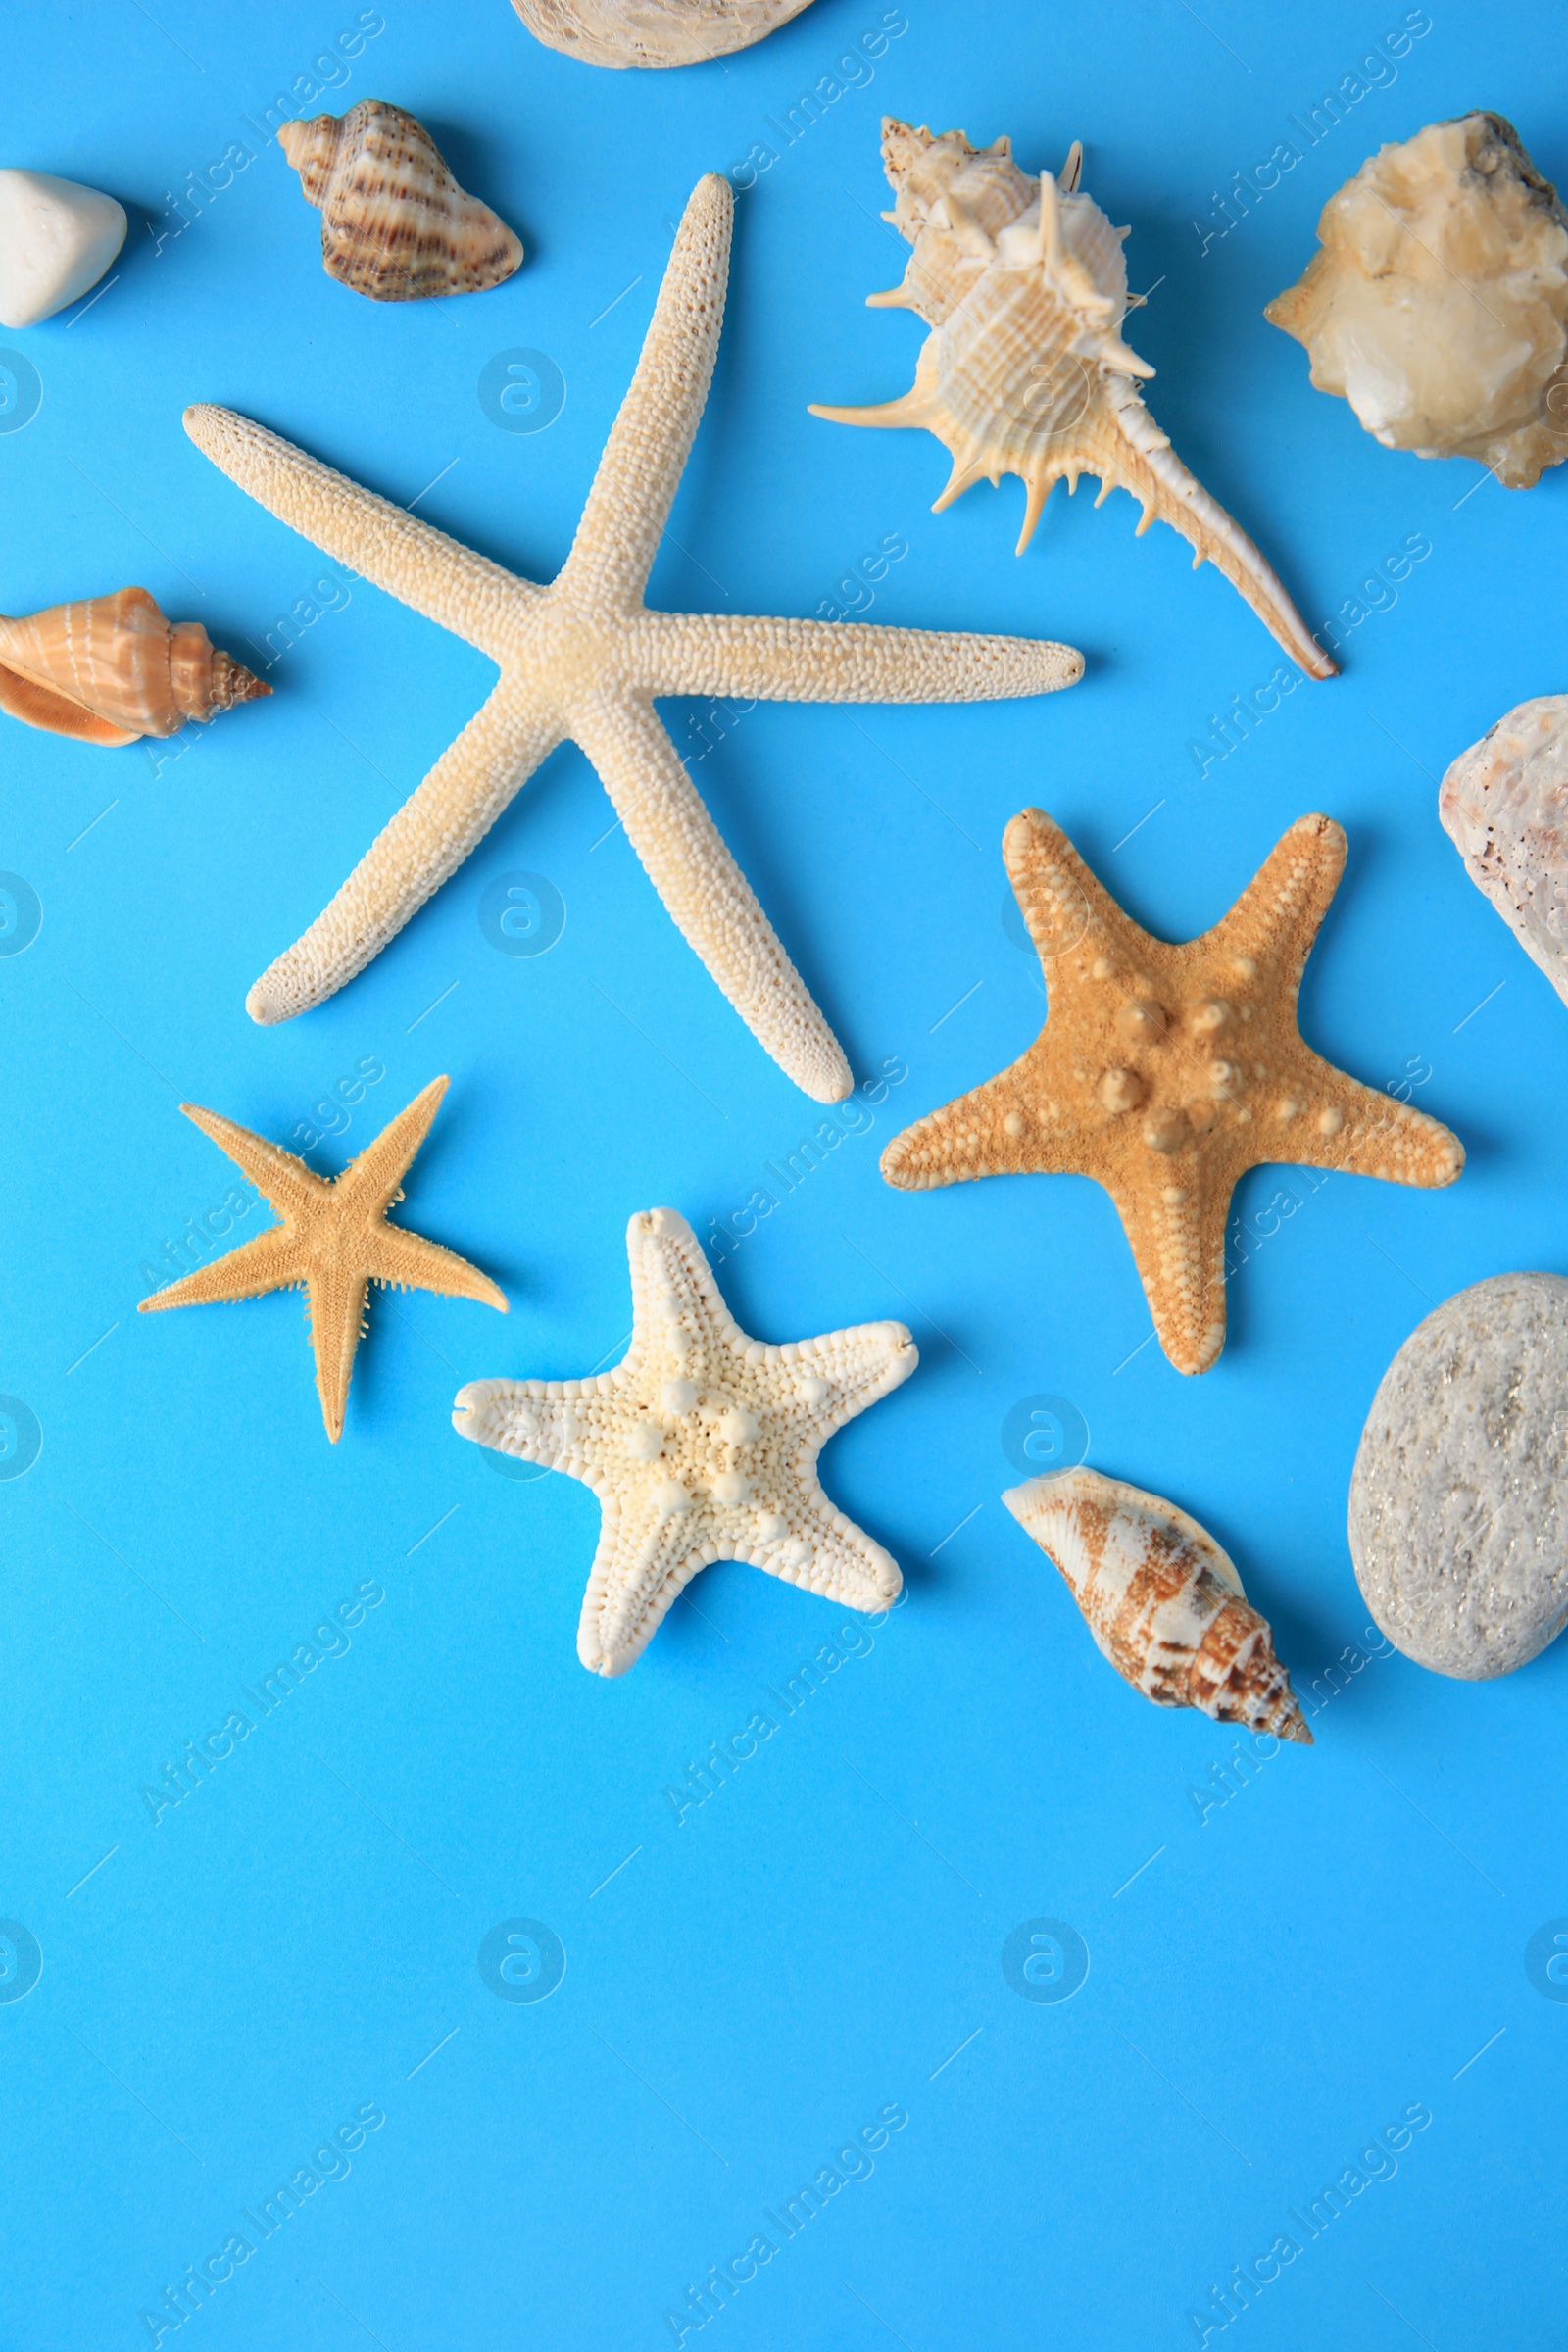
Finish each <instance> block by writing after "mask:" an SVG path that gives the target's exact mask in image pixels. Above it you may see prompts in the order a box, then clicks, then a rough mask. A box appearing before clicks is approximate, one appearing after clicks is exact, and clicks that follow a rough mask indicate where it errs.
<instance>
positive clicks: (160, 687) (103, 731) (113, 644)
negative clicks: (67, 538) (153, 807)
mask: <svg viewBox="0 0 1568 2352" xmlns="http://www.w3.org/2000/svg"><path fill="white" fill-rule="evenodd" d="M271 691H272V689H271V688H270V686H264V685H263V684H262V681H261V679H260V678H253V677H252V675H251V673H250V671H249V670H248V669H242V668H241V666H240V664H239V663H238V662H231V661H230V660H229V658H228V656H227V654H223V653H220V652H219V650H218V648H217V647H216V646H215V645H214V643H213V641H212V639H211V638H210V637H209V636H208V634H207V631H206V630H205V629H204V628H203V627H202V624H201V622H200V621H199V620H166V619H165V618H164V615H163V613H160V611H159V610H158V607H157V606H156V605H155V604H154V602H153V600H152V598H151V597H150V596H149V595H148V593H147V590H146V589H145V588H121V589H117V590H116V592H115V594H114V595H113V596H94V597H90V598H88V599H86V600H85V601H83V602H81V603H79V604H71V605H51V606H50V607H49V610H48V611H47V612H46V613H29V614H28V615H27V616H26V617H25V619H22V620H9V619H7V618H6V617H5V615H4V614H0V711H10V713H11V715H12V717H13V718H21V719H25V721H26V723H27V725H28V726H29V727H44V728H47V730H48V731H49V733H50V734H51V735H74V736H76V737H77V738H78V739H79V740H80V741H81V742H82V743H100V744H106V745H113V744H123V743H135V742H137V741H138V740H139V738H140V737H141V736H143V735H174V734H177V733H178V731H179V729H180V728H181V727H182V726H183V725H184V724H185V721H186V719H187V718H199V719H201V720H202V721H203V722H204V723H205V721H206V720H208V719H210V718H212V717H214V716H215V715H216V713H217V712H218V711H227V710H229V709H230V708H231V706H232V705H233V704H235V703H248V702H250V701H251V700H252V699H253V697H254V696H256V695H259V694H270V693H271Z"/></svg>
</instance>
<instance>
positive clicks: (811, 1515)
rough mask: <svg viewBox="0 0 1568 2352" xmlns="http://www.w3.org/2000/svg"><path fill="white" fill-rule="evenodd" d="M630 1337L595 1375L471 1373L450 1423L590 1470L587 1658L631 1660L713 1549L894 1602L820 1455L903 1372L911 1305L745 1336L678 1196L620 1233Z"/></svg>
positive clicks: (622, 1666)
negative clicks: (780, 1335)
mask: <svg viewBox="0 0 1568 2352" xmlns="http://www.w3.org/2000/svg"><path fill="white" fill-rule="evenodd" d="M626 1246H627V1249H628V1250H629V1252H630V1256H631V1291H632V1309H633V1321H632V1336H631V1346H630V1347H629V1348H627V1350H626V1353H625V1355H624V1356H623V1357H622V1359H621V1361H620V1362H619V1363H618V1364H617V1365H616V1366H615V1368H614V1370H613V1372H601V1373H600V1374H598V1375H597V1376H596V1377H590V1378H589V1379H587V1380H475V1381H470V1382H469V1384H468V1386H467V1387H466V1389H460V1390H459V1392H458V1397H457V1402H456V1409H455V1410H454V1412H453V1415H452V1421H453V1426H454V1428H456V1429H457V1430H458V1431H459V1432H460V1434H461V1435H462V1436H464V1437H466V1438H473V1439H475V1440H477V1442H478V1443H479V1444H480V1445H481V1446H494V1447H495V1448H496V1450H497V1452H499V1453H511V1454H515V1455H516V1456H517V1457H518V1458H519V1460H521V1461H525V1462H542V1463H543V1464H544V1465H545V1466H546V1468H548V1469H551V1470H564V1471H565V1472H566V1474H567V1476H568V1477H569V1478H580V1479H581V1480H582V1482H583V1484H584V1485H585V1486H589V1487H592V1488H593V1489H594V1491H595V1493H596V1494H597V1495H598V1496H599V1500H600V1505H601V1508H602V1511H603V1514H604V1524H603V1526H602V1528H601V1531H600V1537H599V1549H598V1551H597V1552H596V1553H595V1555H594V1564H593V1569H592V1572H591V1574H590V1576H589V1578H588V1590H587V1592H586V1593H585V1594H584V1595H583V1604H582V1619H581V1622H580V1624H579V1625H578V1628H577V1655H578V1656H579V1657H580V1658H581V1660H582V1662H583V1664H584V1665H585V1666H586V1667H588V1668H589V1669H590V1670H591V1671H592V1672H593V1673H595V1674H624V1673H625V1671H626V1669H627V1667H628V1666H630V1665H632V1664H633V1663H634V1662H635V1661H636V1659H637V1658H639V1657H640V1656H641V1655H642V1652H643V1651H644V1649H645V1648H646V1647H647V1645H648V1642H649V1641H650V1639H651V1638H652V1636H653V1635H654V1634H655V1633H656V1632H657V1631H658V1628H659V1626H660V1624H661V1622H662V1618H663V1617H664V1614H665V1612H666V1611H667V1610H668V1608H669V1607H670V1605H671V1603H672V1602H674V1601H676V1600H678V1599H679V1598H680V1595H681V1593H682V1591H683V1590H684V1589H685V1587H686V1586H687V1585H688V1584H689V1583H690V1582H691V1580H692V1578H693V1577H694V1576H695V1575H696V1574H697V1573H698V1571H699V1569H702V1568H706V1567H707V1566H708V1565H709V1564H710V1562H711V1561H713V1560H750V1561H751V1562H752V1563H753V1564H754V1566H756V1567H759V1568H765V1569H766V1570H767V1571H768V1573H769V1575H771V1576H779V1577H782V1578H783V1579H784V1582H785V1583H786V1584H788V1585H804V1586H805V1587H806V1588H807V1590H808V1591H809V1592H812V1593H825V1594H826V1595H827V1597H828V1598H829V1599H830V1600H836V1601H840V1602H843V1603H845V1604H847V1605H848V1606H849V1607H850V1608H852V1609H885V1608H886V1607H887V1605H888V1603H889V1601H891V1600H892V1599H893V1598H894V1597H895V1595H896V1594H897V1593H898V1591H899V1588H900V1586H901V1585H902V1583H903V1581H904V1580H903V1578H902V1577H901V1576H900V1574H899V1570H898V1564H897V1562H896V1561H894V1560H893V1559H892V1558H891V1557H890V1556H889V1554H888V1553H887V1552H885V1551H884V1550H883V1548H882V1546H881V1544H873V1543H872V1541H871V1539H870V1537H869V1536H867V1535H865V1534H864V1533H863V1532H862V1531H861V1530H860V1529H859V1528H858V1527H857V1526H855V1524H854V1522H853V1521H851V1520H849V1519H846V1518H845V1516H844V1513H843V1512H842V1511H836V1510H835V1509H834V1508H833V1505H832V1503H831V1502H829V1500H828V1498H827V1496H826V1495H824V1494H823V1492H822V1489H821V1487H820V1485H819V1484H818V1481H817V1475H816V1457H817V1455H818V1454H819V1453H820V1452H821V1450H822V1447H823V1446H825V1445H826V1443H827V1441H828V1439H829V1438H830V1437H831V1436H832V1435H833V1432H834V1431H835V1430H836V1429H842V1428H843V1426H844V1424H845V1422H846V1421H853V1420H854V1418H855V1416H856V1414H857V1413H863V1412H864V1410H865V1408H866V1406H867V1405H868V1404H874V1403H875V1402H876V1400H877V1398H878V1397H885V1396H886V1395H887V1394H888V1391H889V1390H890V1389H896V1388H897V1387H898V1386H899V1385H900V1383H901V1382H902V1381H906V1380H907V1379H908V1377H909V1374H910V1373H911V1372H912V1371H913V1370H914V1367H915V1365H916V1363H917V1362H918V1361H919V1356H918V1351H917V1350H916V1348H915V1345H914V1342H913V1340H912V1339H911V1338H910V1337H909V1334H908V1332H907V1330H906V1329H905V1327H904V1325H903V1324H902V1323H858V1324H857V1325H855V1327H854V1328H853V1329H852V1330H849V1331H830V1332H828V1333H827V1334H826V1336H825V1337H824V1338H822V1339H819V1340H794V1341H791V1342H790V1343H789V1344H788V1345H787V1346H785V1347H782V1348H774V1347H769V1346H768V1345H767V1344H766V1343H765V1342H764V1341H762V1340H753V1339H749V1338H748V1337H747V1335H746V1333H745V1332H744V1331H742V1330H741V1328H740V1325H739V1324H738V1323H737V1322H736V1321H735V1320H734V1318H733V1317H732V1316H731V1314H730V1312H729V1309H728V1308H727V1307H726V1306H725V1304H724V1301H723V1299H721V1298H720V1297H719V1295H718V1287H717V1285H716V1284H715V1282H714V1280H713V1277H712V1275H711V1273H710V1271H709V1268H708V1260H707V1259H706V1258H705V1257H704V1255H703V1252H702V1250H701V1249H700V1248H699V1246H698V1241H697V1236H696V1235H695V1234H694V1233H693V1231H692V1229H691V1227H690V1226H689V1225H688V1224H687V1222H686V1220H685V1218H684V1217H682V1216H678V1215H677V1214H676V1212H675V1211H674V1209H672V1208H650V1209H644V1210H642V1211H641V1213H640V1214H639V1215H637V1216H635V1217H633V1219H632V1221H631V1224H630V1226H629V1227H628V1228H627V1233H626Z"/></svg>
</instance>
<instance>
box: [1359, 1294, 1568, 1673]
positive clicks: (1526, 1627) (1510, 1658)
mask: <svg viewBox="0 0 1568 2352" xmlns="http://www.w3.org/2000/svg"><path fill="white" fill-rule="evenodd" d="M1349 1530H1350V1556H1351V1558H1352V1559H1353V1560H1354V1562H1355V1573H1356V1576H1357V1578H1358V1580H1359V1582H1360V1586H1361V1591H1362V1593H1364V1594H1365V1596H1366V1603H1367V1606H1368V1608H1369V1609H1370V1610H1371V1611H1372V1614H1373V1616H1374V1617H1375V1618H1376V1619H1377V1622H1378V1624H1379V1625H1380V1626H1381V1627H1382V1628H1383V1631H1384V1632H1385V1633H1386V1634H1387V1635H1388V1637H1389V1639H1390V1641H1391V1642H1396V1643H1397V1645H1398V1647H1399V1648H1400V1649H1402V1650H1403V1651H1404V1653H1405V1655H1406V1657H1410V1658H1414V1659H1415V1661H1416V1663H1417V1664H1418V1665H1420V1666H1430V1667H1431V1668H1432V1669H1433V1670H1434V1672H1436V1673H1438V1674H1451V1675H1457V1676H1460V1677H1462V1678H1463V1679H1464V1680H1466V1681H1469V1682H1481V1681H1485V1680H1488V1679H1489V1678H1491V1677H1492V1676H1494V1675H1499V1674H1511V1673H1512V1672H1513V1670H1514V1668H1515V1667H1516V1666H1523V1665H1525V1664H1526V1663H1527V1661H1528V1660H1529V1659H1531V1658H1533V1657H1535V1656H1536V1655H1537V1654H1538V1652H1539V1651H1541V1650H1543V1649H1544V1648H1545V1646H1546V1644H1547V1642H1551V1641H1553V1640H1554V1639H1555V1638H1556V1636H1557V1635H1558V1634H1559V1633H1561V1631H1562V1628H1563V1626H1564V1624H1565V1623H1568V1282H1565V1281H1564V1280H1563V1279H1562V1277H1561V1276H1560V1275H1557V1274H1495V1275H1494V1276H1493V1277H1492V1278H1491V1280H1490V1281H1487V1282H1478V1283H1475V1284H1473V1285H1472V1287H1471V1288H1470V1289H1469V1290H1467V1291H1459V1292H1457V1293H1456V1294H1455V1295H1454V1297H1453V1298H1451V1299H1445V1300H1444V1303H1443V1304H1442V1305H1441V1306H1440V1307H1439V1308H1437V1310H1436V1312H1435V1313H1433V1314H1430V1315H1428V1317H1427V1319H1426V1321H1425V1322H1424V1323H1421V1324H1418V1325H1417V1327H1416V1329H1415V1330H1414V1331H1413V1332H1412V1333H1411V1334H1410V1337H1409V1338H1408V1339H1407V1340H1406V1341H1405V1343H1404V1346H1403V1347H1402V1348H1400V1349H1399V1352H1398V1354H1397V1356H1396V1357H1395V1359H1394V1361H1393V1363H1392V1364H1391V1365H1390V1366H1389V1368H1388V1370H1387V1372H1386V1373H1385V1374H1384V1376H1383V1379H1382V1382H1381V1384H1380V1386H1379V1388H1378V1393H1377V1395H1376V1397H1374V1398H1373V1400H1372V1410H1371V1412H1370V1413H1369V1414H1368V1415H1367V1423H1366V1428H1365V1430H1364V1431H1363V1432H1362V1435H1361V1445H1360V1449H1359V1451H1358V1452H1357V1454H1356V1457H1355V1471H1354V1474H1353V1476H1352V1478H1351V1480H1350V1514H1349Z"/></svg>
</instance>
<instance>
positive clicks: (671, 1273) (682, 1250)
mask: <svg viewBox="0 0 1568 2352" xmlns="http://www.w3.org/2000/svg"><path fill="white" fill-rule="evenodd" d="M626 1257H627V1261H628V1264H629V1266H630V1270H631V1311H632V1339H631V1346H630V1347H629V1348H627V1350H626V1353H625V1355H624V1356H623V1357H622V1359H621V1361H620V1362H619V1363H618V1364H617V1365H616V1366H615V1368H614V1370H613V1371H612V1372H607V1373H605V1374H604V1375H603V1378H604V1380H605V1381H606V1382H608V1383H610V1384H612V1385H613V1386H614V1387H615V1388H620V1387H622V1386H625V1387H627V1388H635V1387H636V1386H637V1385H638V1384H639V1382H640V1380H641V1378H642V1377H643V1375H644V1372H645V1370H646V1369H647V1368H648V1367H649V1366H650V1365H651V1364H652V1363H653V1361H654V1360H655V1358H656V1357H658V1358H659V1359H660V1362H661V1366H662V1360H663V1358H664V1357H665V1356H669V1357H670V1358H671V1361H672V1360H673V1349H672V1348H671V1345H670V1343H669V1341H668V1339H667V1338H662V1335H663V1334H666V1333H667V1332H669V1331H670V1330H671V1329H672V1328H678V1329H679V1330H680V1331H682V1332H686V1333H690V1334H691V1335H692V1337H693V1339H695V1340H697V1341H699V1343H700V1345H701V1346H702V1348H703V1350H704V1353H705V1354H706V1355H708V1356H710V1357H711V1358H712V1359H713V1361H714V1363H715V1364H716V1362H717V1361H718V1359H719V1358H720V1357H722V1356H723V1355H725V1354H726V1353H730V1352H737V1353H738V1352H742V1351H744V1350H745V1349H746V1348H751V1347H754V1346H757V1347H760V1345H761V1342H760V1341H755V1342H754V1341H753V1340H751V1339H749V1338H748V1336H747V1334H746V1333H745V1332H744V1331H742V1329H741V1327H740V1325H739V1324H738V1323H737V1322H736V1320H735V1318H734V1316H733V1315H732V1314H731V1313H730V1311H729V1308H728V1307H727V1306H726V1305H725V1304H724V1299H723V1296H722V1294H721V1292H720V1290H719V1287H718V1285H717V1283H716V1282H715V1281H714V1280H713V1270H712V1268H711V1266H710V1264H709V1262H708V1259H707V1257H706V1256H705V1255H704V1253H703V1248H702V1244H701V1243H700V1242H699V1241H698V1239H697V1236H696V1234H695V1233H693V1231H692V1229H691V1227H690V1226H689V1225H688V1224H687V1222H686V1220H685V1218H684V1217H683V1216H682V1215H681V1213H680V1211H679V1209H678V1208H640V1209H639V1210H638V1211H637V1213H636V1215H635V1216H634V1217H632V1218H631V1219H630V1221H629V1223H628V1224H627V1227H626ZM679 1345H680V1348H681V1349H682V1350H684V1348H685V1346H686V1343H685V1341H684V1340H682V1341H681V1342H680V1343H679Z"/></svg>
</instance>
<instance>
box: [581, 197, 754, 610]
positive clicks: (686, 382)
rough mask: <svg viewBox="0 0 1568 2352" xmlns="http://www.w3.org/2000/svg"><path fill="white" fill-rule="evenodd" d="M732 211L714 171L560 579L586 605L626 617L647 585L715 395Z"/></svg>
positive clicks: (693, 203)
mask: <svg viewBox="0 0 1568 2352" xmlns="http://www.w3.org/2000/svg"><path fill="white" fill-rule="evenodd" d="M734 209H735V200H734V197H733V196H732V194H731V193H730V186H729V182H728V180H726V179H721V178H720V177H719V176H718V174H717V173H716V172H707V173H705V175H704V176H703V178H701V179H700V180H699V181H698V183H697V185H696V187H695V189H694V190H693V191H692V196H691V200H690V202H689V203H688V205H687V207H686V210H685V213H684V214H683V215H682V217H681V224H680V227H679V229H678V230H677V231H676V235H675V244H674V250H673V251H672V252H671V254H670V257H669V262H668V264H667V266H666V268H665V270H664V282H663V284H662V286H661V287H660V289H659V300H658V302H657V303H656V304H655V305H654V316H653V320H652V323H651V324H650V326H649V329H648V333H647V336H646V337H645V339H644V342H643V349H642V357H641V358H640V359H639V361H638V362H637V372H636V373H635V375H634V376H633V377H632V379H631V383H630V386H629V387H628V389H627V393H626V397H625V399H624V400H623V401H622V402H621V404H620V414H619V415H618V416H617V417H616V418H615V421H614V424H613V426H612V428H611V433H610V438H609V440H608V441H607V442H606V444H605V452H604V455H603V457H602V458H601V459H600V461H599V470H598V471H597V473H596V474H595V475H594V480H593V487H592V489H591V490H590V491H589V493H588V500H587V504H586V505H585V506H584V508H583V511H582V519H581V520H580V522H579V523H578V525H577V534H576V537H575V538H574V539H573V540H572V543H571V553H570V555H569V556H568V557H567V559H566V563H565V566H564V570H563V572H562V574H561V579H560V581H559V583H558V585H559V586H561V587H563V588H565V589H567V590H568V591H574V592H575V593H576V594H577V595H578V596H581V597H583V598H584V599H586V600H587V601H590V602H594V603H607V604H610V605H612V606H614V607H616V608H618V609H619V610H621V611H625V610H627V609H628V608H631V607H635V606H636V605H637V604H639V603H640V601H641V598H642V593H643V590H644V588H645V587H646V586H647V583H648V574H649V573H650V571H652V569H653V567H654V558H655V557H656V556H657V555H658V553H659V543H660V541H661V539H662V537H663V535H664V525H665V523H666V522H667V521H668V519H669V510H670V507H671V505H672V504H673V502H674V497H675V492H676V490H677V489H678V488H679V485H680V477H681V469H682V467H683V466H685V464H686V460H687V457H688V455H689V454H690V451H691V446H692V441H693V439H694V437H695V435H696V432H697V427H698V423H699V421H700V419H701V417H702V414H703V408H704V405H705V403H706V402H707V399H708V387H709V383H710V381H711V377H712V373H713V355H714V353H715V352H716V350H717V348H718V336H719V329H720V327H721V326H722V325H723V323H724V292H725V287H726V284H727V282H728V278H729V240H730V222H731V219H732V217H733V214H734Z"/></svg>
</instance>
